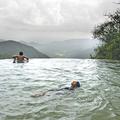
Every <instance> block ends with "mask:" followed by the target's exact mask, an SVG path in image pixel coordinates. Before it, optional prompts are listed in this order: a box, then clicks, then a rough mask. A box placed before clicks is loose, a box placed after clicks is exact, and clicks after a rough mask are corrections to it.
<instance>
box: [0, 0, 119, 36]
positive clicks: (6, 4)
mask: <svg viewBox="0 0 120 120" xmlns="http://www.w3.org/2000/svg"><path fill="white" fill-rule="evenodd" d="M112 1H113V0H99V1H98V0H84V1H81V0H0V26H1V28H0V35H1V37H4V36H5V35H7V34H6V33H9V36H10V34H12V35H11V36H14V33H16V34H18V37H19V36H20V34H21V33H22V32H24V33H27V34H28V33H30V34H32V33H33V34H35V32H37V33H38V32H41V33H42V32H46V33H48V32H76V33H81V34H82V33H83V34H86V35H88V34H90V32H91V31H92V29H93V28H94V26H95V25H96V24H99V23H101V22H103V21H104V20H105V18H104V16H103V15H104V14H105V13H106V12H109V11H113V10H115V9H116V8H117V7H118V5H116V4H113V3H112ZM33 36H34V35H33ZM37 36H39V35H37ZM26 37H27V36H26ZM39 37H40V36H39Z"/></svg>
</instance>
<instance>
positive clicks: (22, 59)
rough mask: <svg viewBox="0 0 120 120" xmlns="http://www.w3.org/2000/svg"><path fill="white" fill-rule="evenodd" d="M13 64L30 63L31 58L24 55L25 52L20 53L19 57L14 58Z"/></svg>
mask: <svg viewBox="0 0 120 120" xmlns="http://www.w3.org/2000/svg"><path fill="white" fill-rule="evenodd" d="M13 58H14V60H13V63H16V62H17V63H24V62H25V61H27V62H29V58H28V57H26V56H24V55H23V52H19V55H15V56H13Z"/></svg>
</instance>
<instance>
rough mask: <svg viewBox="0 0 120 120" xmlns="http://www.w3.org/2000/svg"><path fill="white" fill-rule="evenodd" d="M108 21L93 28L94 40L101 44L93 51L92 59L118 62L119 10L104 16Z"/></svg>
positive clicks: (119, 46) (119, 53) (119, 57)
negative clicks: (99, 41) (115, 60)
mask: <svg viewBox="0 0 120 120" xmlns="http://www.w3.org/2000/svg"><path fill="white" fill-rule="evenodd" d="M106 16H107V18H108V20H107V21H106V22H104V23H103V24H101V25H98V26H97V27H95V30H94V32H93V36H94V38H97V39H99V40H101V41H102V42H103V44H102V45H101V46H99V47H98V48H97V49H95V55H94V56H93V57H94V58H98V59H119V60H120V9H118V10H116V11H115V12H114V13H113V14H109V15H106Z"/></svg>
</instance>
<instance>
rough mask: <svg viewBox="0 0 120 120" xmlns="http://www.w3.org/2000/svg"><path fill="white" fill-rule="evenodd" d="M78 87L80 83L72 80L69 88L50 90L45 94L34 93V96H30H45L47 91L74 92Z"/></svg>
mask: <svg viewBox="0 0 120 120" xmlns="http://www.w3.org/2000/svg"><path fill="white" fill-rule="evenodd" d="M78 87H80V82H79V81H77V80H73V81H72V82H71V86H70V87H65V88H60V89H51V90H48V91H46V92H42V93H36V94H34V95H31V97H39V96H43V95H45V94H46V93H47V92H49V91H61V90H75V89H76V88H78Z"/></svg>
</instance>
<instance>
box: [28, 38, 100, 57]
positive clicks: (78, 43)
mask: <svg viewBox="0 0 120 120" xmlns="http://www.w3.org/2000/svg"><path fill="white" fill-rule="evenodd" d="M26 44H29V45H31V46H33V47H35V48H36V49H37V50H39V51H41V52H43V53H45V54H47V55H48V56H50V57H54V58H81V59H85V58H90V54H93V53H94V49H95V48H96V47H97V46H98V45H99V44H100V43H99V41H98V40H93V39H71V40H64V41H54V42H49V43H47V42H46V43H43V42H40V41H39V42H36V41H31V42H26Z"/></svg>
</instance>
